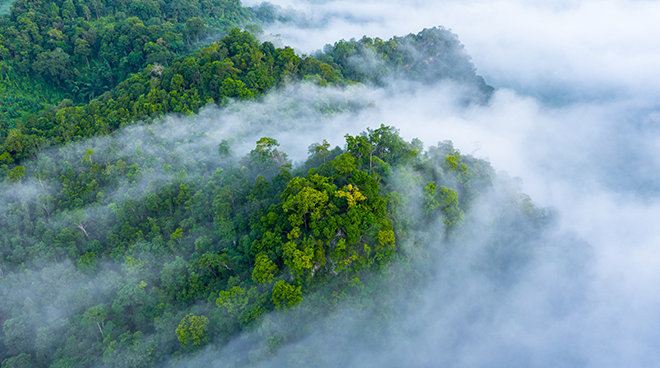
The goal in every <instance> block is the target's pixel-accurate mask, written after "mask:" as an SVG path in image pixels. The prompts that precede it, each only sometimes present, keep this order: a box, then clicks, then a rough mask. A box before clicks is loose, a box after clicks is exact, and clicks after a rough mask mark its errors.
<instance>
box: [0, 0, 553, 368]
mask: <svg viewBox="0 0 660 368" xmlns="http://www.w3.org/2000/svg"><path fill="white" fill-rule="evenodd" d="M273 9H275V8H273V7H272V6H269V5H268V4H262V5H261V6H258V7H254V8H247V7H242V6H241V4H240V3H239V2H238V1H233V0H208V1H186V0H181V1H170V0H160V1H144V0H139V1H138V0H134V1H130V0H128V1H123V0H122V1H120V0H117V1H113V0H93V1H88V0H76V1H73V0H66V1H52V2H41V1H37V0H19V1H16V2H14V3H13V4H12V5H11V7H10V9H9V11H8V12H7V13H6V14H4V15H2V16H1V17H0V175H1V178H2V179H1V180H2V181H3V182H2V184H1V186H0V188H1V190H2V193H0V326H2V331H1V333H0V362H2V368H9V367H149V366H154V365H159V364H167V365H177V364H179V363H181V362H184V361H185V359H187V358H188V357H191V356H194V355H195V354H198V353H199V352H200V351H202V350H203V349H204V348H205V347H208V346H215V347H222V346H225V345H226V344H227V343H229V342H230V341H231V340H232V339H234V338H236V337H237V336H239V335H242V336H247V337H245V339H246V340H249V341H250V342H251V345H250V349H249V351H248V352H246V354H245V355H244V356H237V357H236V361H228V362H226V364H227V365H234V366H240V365H243V364H255V363H257V362H260V361H265V360H268V359H269V357H270V356H272V354H275V353H276V352H277V351H278V350H279V349H280V348H281V347H282V346H284V345H286V344H287V342H290V341H295V340H296V339H300V338H302V337H303V336H304V335H305V333H306V331H307V330H308V329H309V328H310V327H309V326H311V324H312V323H313V322H314V321H316V320H318V319H319V318H321V317H323V316H328V315H332V313H333V312H335V311H337V310H338V308H340V307H341V306H346V305H352V306H354V307H355V308H357V309H358V310H364V311H369V313H366V312H365V317H364V318H365V320H371V321H386V320H387V319H388V318H390V317H391V316H392V310H393V308H394V306H393V305H391V304H388V303H389V302H388V299H387V297H386V295H388V294H390V293H398V294H401V295H408V296H410V298H411V300H412V299H414V296H415V286H416V285H417V284H418V283H421V282H422V280H424V279H426V278H428V277H430V274H431V272H430V271H429V269H430V268H431V267H432V263H433V257H435V254H437V253H436V252H431V251H430V248H432V247H438V246H439V245H438V244H443V245H442V246H450V245H451V244H452V243H453V242H456V241H458V240H460V239H461V238H464V237H466V236H468V235H469V234H470V233H471V232H473V231H474V229H473V227H471V225H470V220H469V218H467V217H466V213H468V212H469V211H470V209H471V204H472V203H474V202H475V201H476V200H477V199H478V198H479V196H481V195H483V194H484V193H488V192H492V191H493V190H494V183H495V182H496V181H497V180H499V179H498V175H496V173H495V171H494V170H493V168H492V167H491V166H490V164H489V163H488V162H486V161H484V160H480V159H476V158H474V157H472V156H470V155H461V153H460V152H459V151H458V150H456V149H454V147H453V145H452V144H451V142H449V141H445V142H440V143H438V144H437V145H431V146H427V147H426V148H425V147H424V144H423V143H422V142H421V141H420V140H418V139H415V140H413V141H411V142H407V141H405V140H404V139H402V138H401V137H400V136H399V133H398V131H397V129H396V128H395V127H390V126H384V125H381V126H380V127H373V129H367V130H366V131H364V132H362V133H360V134H357V135H354V136H353V135H348V134H347V135H346V136H345V142H343V143H341V142H336V143H341V144H342V146H335V147H332V146H331V145H330V143H328V142H327V141H326V140H323V141H322V142H316V143H313V142H305V143H301V144H305V145H309V144H311V145H310V146H309V147H308V152H309V155H308V157H307V159H306V161H304V162H300V163H295V164H294V162H293V161H292V160H291V159H290V158H289V157H288V155H287V153H286V152H283V151H282V150H281V149H280V148H279V147H280V146H279V143H278V141H277V140H276V139H274V138H272V137H259V138H258V139H254V140H253V149H252V150H251V151H250V152H249V153H248V154H247V155H239V154H237V152H236V147H237V145H238V142H240V141H241V140H244V139H246V137H247V135H246V136H243V137H240V136H226V137H223V138H222V139H219V140H218V141H214V142H215V143H213V144H210V143H209V142H211V141H212V140H210V139H208V134H207V133H206V132H204V131H202V130H201V129H200V128H195V122H194V119H195V114H196V113H198V112H200V110H202V109H204V108H214V109H219V111H224V110H223V109H226V108H227V107H228V106H231V105H232V104H235V103H237V101H240V100H250V101H254V102H258V101H260V99H262V98H263V97H264V96H265V95H267V94H268V93H271V92H272V91H276V90H277V89H278V88H282V87H284V86H287V85H291V84H294V83H308V84H312V85H315V86H318V88H326V89H346V88H352V86H354V85H356V84H370V85H374V86H383V85H386V84H388V83H390V81H392V80H393V79H394V78H403V79H404V80H408V81H412V82H424V83H433V82H437V81H439V80H446V79H448V80H453V81H455V82H460V83H467V84H468V85H469V86H472V87H473V90H474V93H473V94H472V97H471V99H469V100H468V101H467V103H483V102H484V101H487V99H488V97H489V96H490V94H491V93H492V88H491V87H489V86H487V85H486V84H485V82H484V80H483V78H481V77H479V76H477V75H476V74H475V73H474V67H473V66H472V64H471V63H470V62H469V57H468V56H467V55H466V54H465V52H464V51H463V49H462V46H461V45H460V43H459V42H458V39H457V37H456V36H455V35H453V34H452V33H451V32H449V31H447V30H445V29H444V28H432V29H425V30H423V31H422V32H420V33H418V34H411V35H408V36H405V37H394V38H392V39H391V40H389V41H383V40H381V39H378V38H376V39H371V38H368V37H366V36H365V37H363V38H362V39H360V40H358V41H356V40H354V39H352V40H349V41H345V40H341V41H338V42H337V43H335V44H334V45H327V46H326V47H325V48H324V49H323V51H319V52H317V53H315V54H314V55H298V54H297V53H296V52H294V50H293V49H292V48H290V47H275V46H274V45H273V43H271V42H260V41H259V40H258V39H257V38H256V37H255V35H254V34H253V33H250V32H248V31H245V30H241V29H239V28H236V27H237V26H242V27H244V28H246V29H249V30H251V31H252V32H254V33H257V34H258V33H259V29H260V25H264V24H267V23H268V22H272V21H283V20H286V19H285V18H282V17H280V18H278V17H277V14H276V13H274V10H273ZM366 66H369V67H368V68H367V67H366ZM315 108H316V109H317V111H318V113H319V114H321V115H332V114H335V113H337V111H343V112H348V113H350V112H351V111H353V110H357V109H359V108H360V107H359V106H358V107H356V106H354V105H353V104H351V103H350V101H339V102H332V103H326V104H318V105H317V106H316V107H315ZM295 113H296V112H295V109H294V110H292V111H290V114H295ZM173 116H174V117H176V118H175V119H172V117H173ZM168 119H169V120H168ZM166 122H169V123H168V124H170V125H169V128H167V129H165V128H163V126H165V123H166ZM172 124H174V125H177V124H179V125H180V127H181V129H180V130H176V129H172ZM129 128H130V129H132V130H127V129H129ZM126 132H129V133H126ZM173 132H178V134H180V135H176V134H172V133H173ZM184 147H190V148H184ZM193 151H194V152H195V154H194V159H188V158H186V157H187V155H188V154H189V153H190V155H191V156H193V155H192V154H191V152H193ZM507 188H508V189H507V191H505V192H504V194H503V195H501V196H500V197H498V198H500V202H498V203H499V205H501V208H502V211H501V213H499V215H498V216H497V217H496V218H494V219H493V221H495V222H497V223H498V224H501V226H503V227H510V226H514V225H512V224H516V225H515V226H517V227H519V228H520V234H521V235H520V236H528V237H533V236H535V235H534V234H535V233H536V231H537V229H539V228H540V227H542V226H543V224H544V223H546V222H547V221H548V219H547V216H546V213H545V212H544V211H543V210H541V209H538V208H536V207H534V206H533V205H532V204H531V202H530V200H529V198H528V197H527V196H525V195H524V194H521V193H520V192H518V191H517V190H516V189H515V187H514V186H510V187H507ZM501 241H503V240H502V239H498V238H496V237H495V238H494V239H493V244H496V243H498V242H501ZM278 313H279V314H278ZM287 313H288V314H292V313H297V316H298V317H297V321H296V323H295V324H291V323H278V320H277V317H276V316H277V315H281V314H287ZM367 314H368V316H366V315H367ZM377 335H378V332H377V331H376V330H374V338H376V336H377ZM300 364H301V365H304V364H303V363H300Z"/></svg>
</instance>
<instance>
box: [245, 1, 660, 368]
mask: <svg viewBox="0 0 660 368" xmlns="http://www.w3.org/2000/svg"><path fill="white" fill-rule="evenodd" d="M245 3H246V4H248V5H249V4H251V3H250V1H246V2H245ZM273 3H275V4H279V5H281V6H282V7H284V8H286V7H292V8H293V9H295V10H299V11H302V12H304V13H306V14H307V16H308V17H309V18H310V19H312V20H326V21H327V23H324V24H325V26H323V27H318V28H315V29H297V28H295V27H291V26H283V25H277V26H274V27H273V28H272V29H267V30H266V32H267V33H268V32H270V33H273V34H276V33H277V34H280V35H281V38H282V41H283V43H284V44H288V45H292V46H294V47H295V48H296V49H297V50H299V51H300V52H305V53H310V52H313V51H314V50H317V49H320V48H322V47H323V45H324V44H326V43H333V42H335V41H336V40H338V39H341V38H345V39H349V38H351V37H355V38H360V37H361V36H362V35H368V36H370V37H376V36H378V37H381V38H383V39H388V38H390V37H392V36H394V35H405V34H408V33H416V32H419V31H420V30H421V29H422V28H425V27H432V26H435V25H442V26H445V27H446V28H449V29H451V30H452V31H453V32H455V33H456V34H458V36H459V38H460V40H461V42H462V43H463V44H464V45H465V47H466V50H467V51H468V53H469V54H470V55H471V56H472V57H473V62H474V64H475V66H476V68H477V73H478V74H480V75H482V76H484V77H485V79H486V82H487V83H489V84H491V85H493V86H494V87H496V88H497V92H496V94H495V97H494V99H493V101H492V103H491V104H490V105H489V106H486V107H471V108H468V109H464V108H458V107H454V105H453V104H452V102H451V98H449V97H447V96H448V95H450V94H451V92H448V91H447V90H444V91H443V88H441V87H438V88H431V89H424V88H419V89H417V90H415V91H414V92H410V91H408V92H401V93H397V92H392V91H389V92H382V91H381V92H378V91H373V92H372V93H373V95H372V96H371V97H372V98H373V99H374V100H375V101H377V104H376V105H377V109H378V111H377V112H375V113H370V114H371V115H369V116H368V117H367V116H365V119H364V120H363V121H364V122H368V123H369V125H371V126H373V125H374V123H379V122H383V123H385V124H392V125H395V126H397V127H398V128H400V129H401V133H402V135H404V137H406V138H407V139H411V138H413V137H420V138H421V139H422V140H423V141H424V142H426V143H427V144H428V143H431V144H432V143H435V142H437V141H440V140H445V139H450V140H453V141H454V143H455V146H456V147H457V148H459V149H461V150H462V151H463V152H464V153H474V155H475V156H477V157H487V158H489V159H490V161H491V162H492V163H493V166H494V167H495V168H496V169H497V170H505V171H507V172H508V173H509V174H510V175H512V176H519V177H521V178H522V179H523V181H524V190H525V192H527V193H529V194H530V195H531V196H532V199H533V200H534V201H535V202H536V203H539V204H541V205H543V206H552V207H555V208H557V209H558V210H559V213H560V216H561V229H562V231H564V232H565V233H567V234H574V235H575V236H577V237H578V238H579V239H581V240H583V241H585V242H586V243H588V244H589V246H590V247H591V248H592V249H593V260H594V262H593V264H591V265H590V266H589V269H588V272H587V273H588V275H589V276H588V277H587V276H584V277H582V276H581V277H580V278H576V279H573V278H572V277H573V276H570V275H569V273H568V271H560V269H561V268H562V267H563V266H561V265H564V264H565V263H566V262H568V261H569V260H570V257H573V255H572V254H571V253H570V252H566V253H563V252H559V253H553V256H552V257H549V258H547V259H545V261H539V263H538V264H537V265H536V266H537V268H536V269H534V270H526V271H525V272H526V276H527V278H526V280H525V281H524V282H521V284H520V285H519V286H518V287H516V288H514V290H513V291H511V292H510V294H508V295H507V296H505V297H503V298H502V299H501V300H500V301H498V302H492V303H493V304H492V305H491V306H490V308H492V311H493V314H494V315H495V316H496V317H495V318H494V319H493V320H491V321H489V322H483V324H480V325H479V326H478V329H479V334H482V335H481V336H482V337H483V339H482V340H479V339H472V340H469V339H468V340H469V341H461V342H460V343H459V342H457V341H453V342H452V343H454V344H458V348H457V349H458V350H460V351H464V352H465V354H469V352H472V353H475V352H478V354H479V357H478V358H474V359H470V358H468V355H465V356H462V355H460V354H459V353H456V354H458V355H456V356H455V358H456V359H455V360H454V363H453V364H449V363H447V365H454V364H456V366H499V364H507V365H508V366H544V365H548V366H558V365H564V366H595V367H597V366H600V367H603V366H613V367H618V366H654V365H655V364H657V363H656V362H657V361H658V358H660V356H659V355H660V354H659V352H660V318H659V314H658V310H660V293H658V291H657V285H659V284H660V226H658V223H660V131H659V128H660V110H659V107H660V84H659V83H658V81H660V68H658V65H660V38H658V37H657V36H658V34H660V22H657V17H658V15H659V14H660V2H657V1H564V2H561V1H552V2H544V1H526V2H524V1H443V2H435V1H362V0H355V1H303V0H300V1H297V0H290V1H289V0H276V1H273ZM449 89H451V88H449ZM379 93H381V95H380V96H379V95H378V94H379ZM360 128H361V126H358V127H355V129H360ZM350 133H353V134H354V133H356V132H350ZM332 143H336V142H332ZM558 249H562V248H561V246H559V248H558ZM469 283H470V282H468V281H466V285H467V284H469ZM573 284H582V285H584V286H585V287H584V289H580V290H581V291H579V292H578V294H579V295H580V298H577V296H575V298H577V299H580V302H577V301H576V300H577V299H575V300H574V299H571V298H573V297H572V296H567V298H568V300H569V301H570V300H572V301H573V302H567V304H566V307H565V309H566V310H565V312H564V313H563V314H561V315H559V316H558V315H555V314H553V313H551V312H550V311H549V309H546V307H547V303H549V301H550V300H554V299H556V298H557V296H558V295H562V293H563V291H562V290H563V289H561V288H562V287H566V290H569V289H570V285H573ZM441 289H442V288H441V287H439V288H438V290H441ZM486 293H487V292H486ZM439 294H440V291H438V292H437V294H434V292H433V291H431V292H430V293H429V300H432V301H431V302H429V303H430V305H434V303H437V299H434V295H439ZM466 294H467V295H466V296H465V298H464V299H462V300H460V301H457V302H455V303H456V306H458V305H461V306H465V305H467V306H468V307H469V306H470V304H471V303H473V302H475V301H476V300H479V299H476V298H471V297H470V293H469V292H468V293H466ZM433 300H435V301H433ZM454 313H455V312H454ZM419 318H422V319H424V318H430V319H433V321H427V322H428V324H429V325H430V326H433V328H434V330H433V332H432V333H431V332H430V331H420V334H421V336H423V338H424V341H425V342H426V343H427V345H428V346H427V347H426V349H429V350H424V349H421V348H417V349H416V350H415V351H417V352H418V354H419V355H422V356H423V355H424V352H425V351H426V352H428V351H430V350H433V349H439V350H442V349H441V347H440V346H441V345H443V344H447V343H449V342H448V340H451V339H450V338H449V337H448V336H450V335H451V333H450V332H449V331H444V330H443V329H442V327H440V326H441V325H442V324H441V323H440V322H439V321H440V320H443V319H444V320H445V322H447V324H451V323H453V322H456V321H461V320H462V319H461V318H463V317H461V316H460V314H447V313H444V312H443V313H438V314H435V315H434V314H433V308H430V309H429V311H427V312H426V313H425V314H423V315H421V316H419ZM448 321H449V322H448ZM451 321H453V322H451ZM472 327H474V326H472ZM475 333H476V332H475ZM512 336H514V337H512ZM434 344H436V345H434ZM417 346H419V345H417ZM560 356H564V357H565V359H563V358H561V357H560ZM507 357H508V358H507ZM524 357H526V358H524ZM457 362H458V363H457ZM460 362H462V364H461V363H460ZM489 362H490V363H489ZM418 363H419V364H420V365H425V364H430V363H424V361H419V362H418Z"/></svg>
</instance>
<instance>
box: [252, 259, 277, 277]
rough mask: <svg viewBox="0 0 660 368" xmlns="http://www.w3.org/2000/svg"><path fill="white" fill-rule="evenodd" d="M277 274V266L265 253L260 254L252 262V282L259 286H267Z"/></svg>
mask: <svg viewBox="0 0 660 368" xmlns="http://www.w3.org/2000/svg"><path fill="white" fill-rule="evenodd" d="M276 272H277V265H276V264H275V263H273V261H271V260H270V259H269V258H268V255H266V253H264V252H261V253H259V254H258V255H257V258H256V259H255V261H254V271H252V280H254V282H256V283H259V284H267V283H269V282H271V281H272V280H273V277H275V273H276Z"/></svg>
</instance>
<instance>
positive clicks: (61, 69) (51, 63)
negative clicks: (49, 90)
mask: <svg viewBox="0 0 660 368" xmlns="http://www.w3.org/2000/svg"><path fill="white" fill-rule="evenodd" d="M69 58H70V56H69V54H67V53H66V52H64V50H62V49H61V48H57V49H55V50H54V51H49V52H43V53H41V54H39V56H37V60H36V61H35V62H34V64H33V65H32V68H33V69H34V71H35V72H37V73H38V74H40V75H44V76H45V77H46V78H48V79H50V80H51V81H52V82H53V83H55V84H56V85H58V86H59V85H61V84H62V82H64V81H66V80H67V79H68V78H69V74H70V72H69Z"/></svg>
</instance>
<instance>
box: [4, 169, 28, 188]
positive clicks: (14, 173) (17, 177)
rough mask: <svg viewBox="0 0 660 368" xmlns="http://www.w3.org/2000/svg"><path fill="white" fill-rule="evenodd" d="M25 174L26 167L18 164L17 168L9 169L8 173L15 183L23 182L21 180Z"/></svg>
mask: <svg viewBox="0 0 660 368" xmlns="http://www.w3.org/2000/svg"><path fill="white" fill-rule="evenodd" d="M24 176H25V168H24V167H23V166H16V167H15V168H13V169H11V170H9V173H8V174H7V177H8V178H9V180H11V181H13V182H14V183H19V184H20V183H21V180H22V179H23V177H24Z"/></svg>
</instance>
